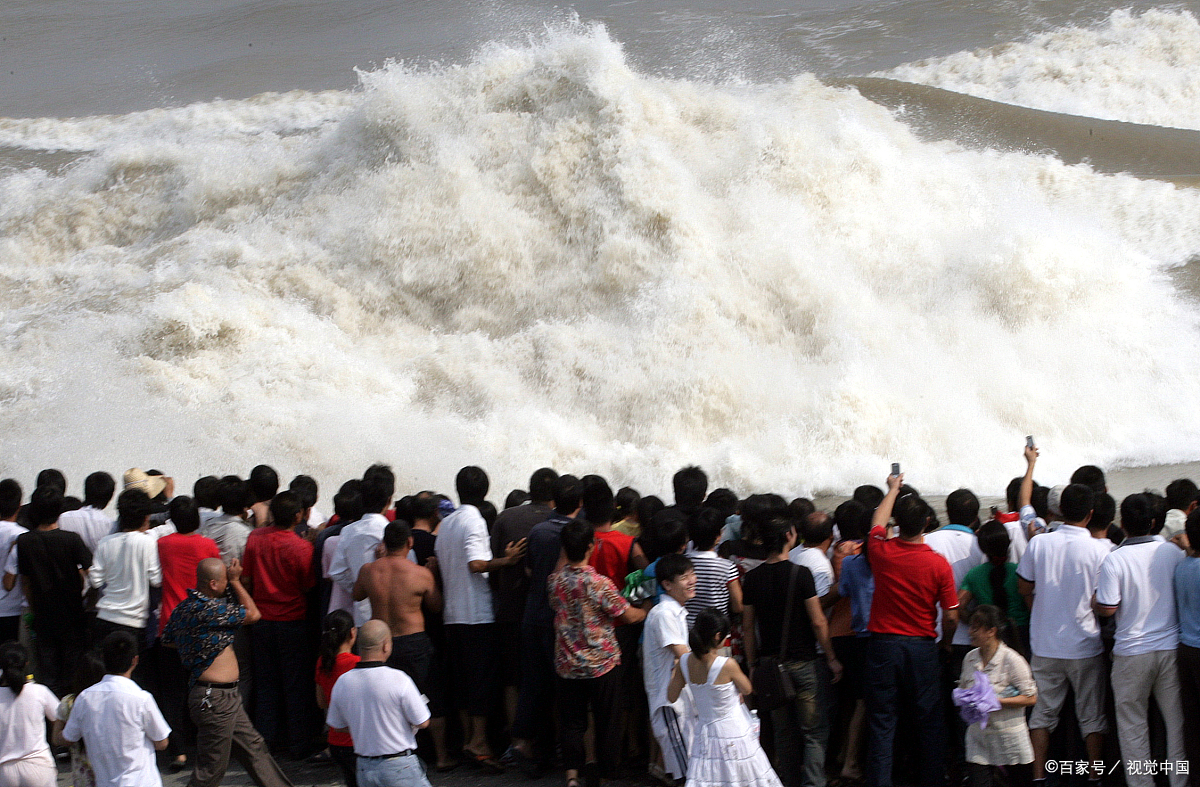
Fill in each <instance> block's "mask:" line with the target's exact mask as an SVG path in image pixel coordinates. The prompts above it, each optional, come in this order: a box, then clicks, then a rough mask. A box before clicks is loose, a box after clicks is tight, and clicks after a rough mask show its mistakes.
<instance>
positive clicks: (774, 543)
mask: <svg viewBox="0 0 1200 787" xmlns="http://www.w3.org/2000/svg"><path fill="white" fill-rule="evenodd" d="M795 527H796V525H795V523H794V522H793V521H792V520H790V519H786V518H784V517H775V518H774V519H772V520H770V521H769V522H766V523H765V524H763V525H762V526H761V527H759V528H758V537H759V538H760V539H761V540H762V545H763V547H764V548H765V549H766V550H767V554H768V555H777V554H779V553H780V552H781V551H782V550H783V548H784V547H785V546H787V540H788V532H789V531H791V530H794V529H795Z"/></svg>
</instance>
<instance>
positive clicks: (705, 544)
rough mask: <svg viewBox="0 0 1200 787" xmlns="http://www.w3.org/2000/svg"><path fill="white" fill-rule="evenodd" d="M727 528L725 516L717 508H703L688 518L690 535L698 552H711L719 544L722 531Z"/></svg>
mask: <svg viewBox="0 0 1200 787" xmlns="http://www.w3.org/2000/svg"><path fill="white" fill-rule="evenodd" d="M724 528H725V517H724V516H722V514H721V512H720V511H718V510H717V509H715V508H708V507H707V506H706V507H704V508H701V509H700V510H699V511H697V512H696V513H695V514H694V515H692V516H691V517H690V518H689V520H688V525H687V529H688V537H689V538H691V539H692V547H693V548H695V550H696V551H697V552H709V551H711V550H712V549H714V548H715V547H716V546H717V540H718V539H720V538H721V531H722V530H723V529H724Z"/></svg>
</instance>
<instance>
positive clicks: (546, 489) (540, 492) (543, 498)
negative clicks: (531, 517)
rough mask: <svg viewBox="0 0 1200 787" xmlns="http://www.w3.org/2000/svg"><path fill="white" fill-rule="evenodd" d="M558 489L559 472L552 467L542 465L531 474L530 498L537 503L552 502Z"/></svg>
mask: <svg viewBox="0 0 1200 787" xmlns="http://www.w3.org/2000/svg"><path fill="white" fill-rule="evenodd" d="M557 489H558V473H556V472H554V470H553V469H552V468H549V467H540V468H538V469H537V470H534V471H533V475H531V476H529V499H530V500H532V501H533V502H535V503H547V502H550V501H551V500H553V499H554V493H555V491H557Z"/></svg>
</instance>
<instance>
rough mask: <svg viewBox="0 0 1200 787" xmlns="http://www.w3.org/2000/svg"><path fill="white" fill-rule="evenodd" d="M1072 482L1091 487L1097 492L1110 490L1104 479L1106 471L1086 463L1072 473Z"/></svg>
mask: <svg viewBox="0 0 1200 787" xmlns="http://www.w3.org/2000/svg"><path fill="white" fill-rule="evenodd" d="M1071 483H1072V484H1083V485H1084V486H1087V487H1091V490H1092V491H1093V492H1095V493H1096V494H1100V493H1101V492H1107V491H1108V485H1107V484H1106V483H1105V480H1104V471H1103V470H1101V469H1100V468H1098V467H1096V466H1095V465H1084V466H1083V467H1081V468H1079V469H1078V470H1076V471H1075V472H1074V473H1071Z"/></svg>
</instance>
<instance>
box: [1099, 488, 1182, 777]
mask: <svg viewBox="0 0 1200 787" xmlns="http://www.w3.org/2000/svg"><path fill="white" fill-rule="evenodd" d="M1155 512H1156V506H1155V501H1154V499H1153V498H1151V497H1150V495H1147V494H1144V493H1140V494H1135V495H1130V496H1129V497H1127V498H1125V499H1124V500H1122V501H1121V527H1123V528H1124V529H1125V532H1126V533H1127V534H1128V537H1127V538H1126V539H1125V540H1124V541H1123V542H1122V543H1121V545H1120V546H1119V547H1117V548H1116V549H1114V550H1113V551H1112V552H1110V553H1109V554H1108V557H1106V558H1105V559H1104V563H1103V564H1102V565H1101V566H1100V578H1099V581H1098V583H1097V586H1096V612H1097V614H1099V615H1102V616H1104V617H1109V616H1112V615H1116V616H1117V631H1116V636H1115V637H1114V639H1113V665H1112V687H1113V703H1114V705H1115V706H1116V712H1117V738H1118V739H1119V740H1120V743H1121V758H1122V760H1123V761H1124V762H1125V764H1126V770H1125V782H1126V784H1128V785H1129V787H1152V785H1153V784H1154V776H1153V775H1151V774H1149V773H1144V772H1143V771H1142V769H1136V772H1135V769H1132V768H1129V767H1128V764H1129V763H1131V762H1144V761H1147V760H1150V759H1151V757H1150V737H1149V731H1148V724H1147V721H1146V719H1147V713H1148V712H1149V705H1150V696H1151V695H1154V700H1155V702H1157V703H1158V708H1159V710H1160V711H1161V712H1162V717H1163V722H1164V724H1165V725H1166V728H1167V760H1168V761H1173V762H1183V761H1185V760H1187V753H1186V751H1185V750H1184V743H1183V741H1184V730H1183V705H1182V703H1181V702H1180V691H1181V688H1180V684H1179V668H1178V666H1177V664H1176V661H1175V652H1176V648H1178V646H1179V617H1178V615H1177V612H1176V609H1175V567H1176V566H1178V565H1179V564H1180V563H1181V562H1183V558H1184V553H1183V550H1182V549H1180V548H1179V547H1177V546H1175V545H1174V544H1172V543H1169V542H1167V541H1164V540H1163V538H1162V537H1161V536H1152V535H1150V529H1151V528H1152V527H1153V525H1154V517H1155ZM1192 734H1196V733H1195V732H1193V733H1192ZM1170 779H1171V787H1184V785H1186V784H1187V781H1188V774H1186V773H1175V772H1172V773H1171V774H1170Z"/></svg>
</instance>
